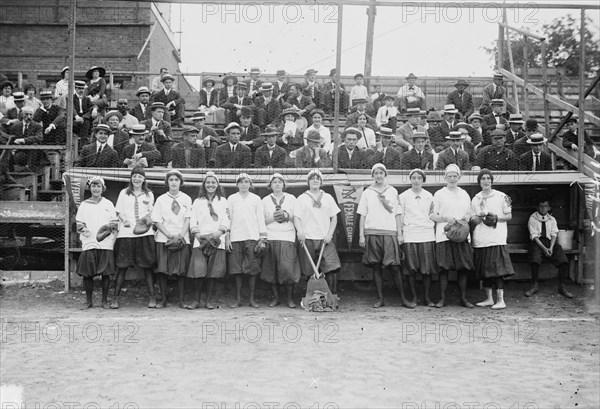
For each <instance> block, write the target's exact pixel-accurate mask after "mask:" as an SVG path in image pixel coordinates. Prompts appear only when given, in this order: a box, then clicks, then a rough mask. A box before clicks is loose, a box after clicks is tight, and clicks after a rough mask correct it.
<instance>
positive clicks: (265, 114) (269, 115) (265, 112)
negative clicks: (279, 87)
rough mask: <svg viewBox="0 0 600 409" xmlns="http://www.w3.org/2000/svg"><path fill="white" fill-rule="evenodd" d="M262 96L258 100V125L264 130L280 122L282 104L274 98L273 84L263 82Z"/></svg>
mask: <svg viewBox="0 0 600 409" xmlns="http://www.w3.org/2000/svg"><path fill="white" fill-rule="evenodd" d="M260 93H261V95H260V96H259V97H257V98H256V113H257V115H256V116H257V118H256V119H257V125H258V126H260V128H261V129H264V127H265V126H267V125H274V124H275V123H276V122H277V121H278V120H279V114H280V113H281V104H280V103H279V100H277V99H276V98H274V97H273V84H272V83H270V82H263V83H262V85H261V87H260Z"/></svg>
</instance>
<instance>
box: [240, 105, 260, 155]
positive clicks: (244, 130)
mask: <svg viewBox="0 0 600 409" xmlns="http://www.w3.org/2000/svg"><path fill="white" fill-rule="evenodd" d="M241 111H242V112H241V115H240V144H241V145H245V146H247V147H248V148H250V150H251V151H252V154H253V155H254V152H255V151H256V149H257V148H259V147H261V146H262V145H263V144H264V143H265V139H264V138H263V137H262V135H261V133H260V128H259V127H258V125H254V124H253V123H252V120H253V112H252V108H250V107H248V106H245V107H242V110H241Z"/></svg>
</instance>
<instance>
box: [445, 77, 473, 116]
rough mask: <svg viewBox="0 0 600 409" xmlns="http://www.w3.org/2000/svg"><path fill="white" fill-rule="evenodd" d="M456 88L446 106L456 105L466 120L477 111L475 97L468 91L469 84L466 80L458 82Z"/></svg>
mask: <svg viewBox="0 0 600 409" xmlns="http://www.w3.org/2000/svg"><path fill="white" fill-rule="evenodd" d="M454 86H455V87H456V89H455V90H454V91H452V92H451V93H449V94H448V97H447V98H446V104H454V106H455V107H456V109H458V112H460V114H461V115H462V117H463V118H464V119H465V120H466V119H467V118H468V117H469V116H470V115H471V114H472V113H473V112H474V111H475V107H474V106H473V95H471V93H470V92H468V91H466V89H467V87H468V86H469V83H468V82H467V81H465V80H458V81H456V84H454Z"/></svg>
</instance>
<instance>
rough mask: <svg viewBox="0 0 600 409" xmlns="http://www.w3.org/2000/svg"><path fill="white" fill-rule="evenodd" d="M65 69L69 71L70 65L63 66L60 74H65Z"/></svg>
mask: <svg viewBox="0 0 600 409" xmlns="http://www.w3.org/2000/svg"><path fill="white" fill-rule="evenodd" d="M65 71H69V66H68V65H67V66H66V67H63V68H62V70H60V76H61V77H62V76H64V74H65Z"/></svg>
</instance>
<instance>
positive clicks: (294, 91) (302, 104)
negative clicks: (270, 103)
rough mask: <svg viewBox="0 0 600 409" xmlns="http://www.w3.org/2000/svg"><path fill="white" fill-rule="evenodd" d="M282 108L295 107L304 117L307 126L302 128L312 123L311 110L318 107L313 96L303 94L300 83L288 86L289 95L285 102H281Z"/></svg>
mask: <svg viewBox="0 0 600 409" xmlns="http://www.w3.org/2000/svg"><path fill="white" fill-rule="evenodd" d="M281 106H282V108H284V109H285V108H293V107H295V108H296V110H297V111H298V115H300V117H301V118H304V120H305V121H304V122H305V123H306V126H303V127H302V128H303V129H302V130H304V129H306V128H308V126H309V125H310V124H311V123H312V122H311V121H312V120H311V118H310V115H309V114H310V112H311V111H312V110H313V109H315V108H316V107H317V105H316V104H315V102H314V101H313V100H312V98H311V97H310V96H308V95H304V94H302V91H301V90H300V86H299V85H298V84H290V86H289V88H288V97H287V99H286V100H285V102H282V104H281Z"/></svg>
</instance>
